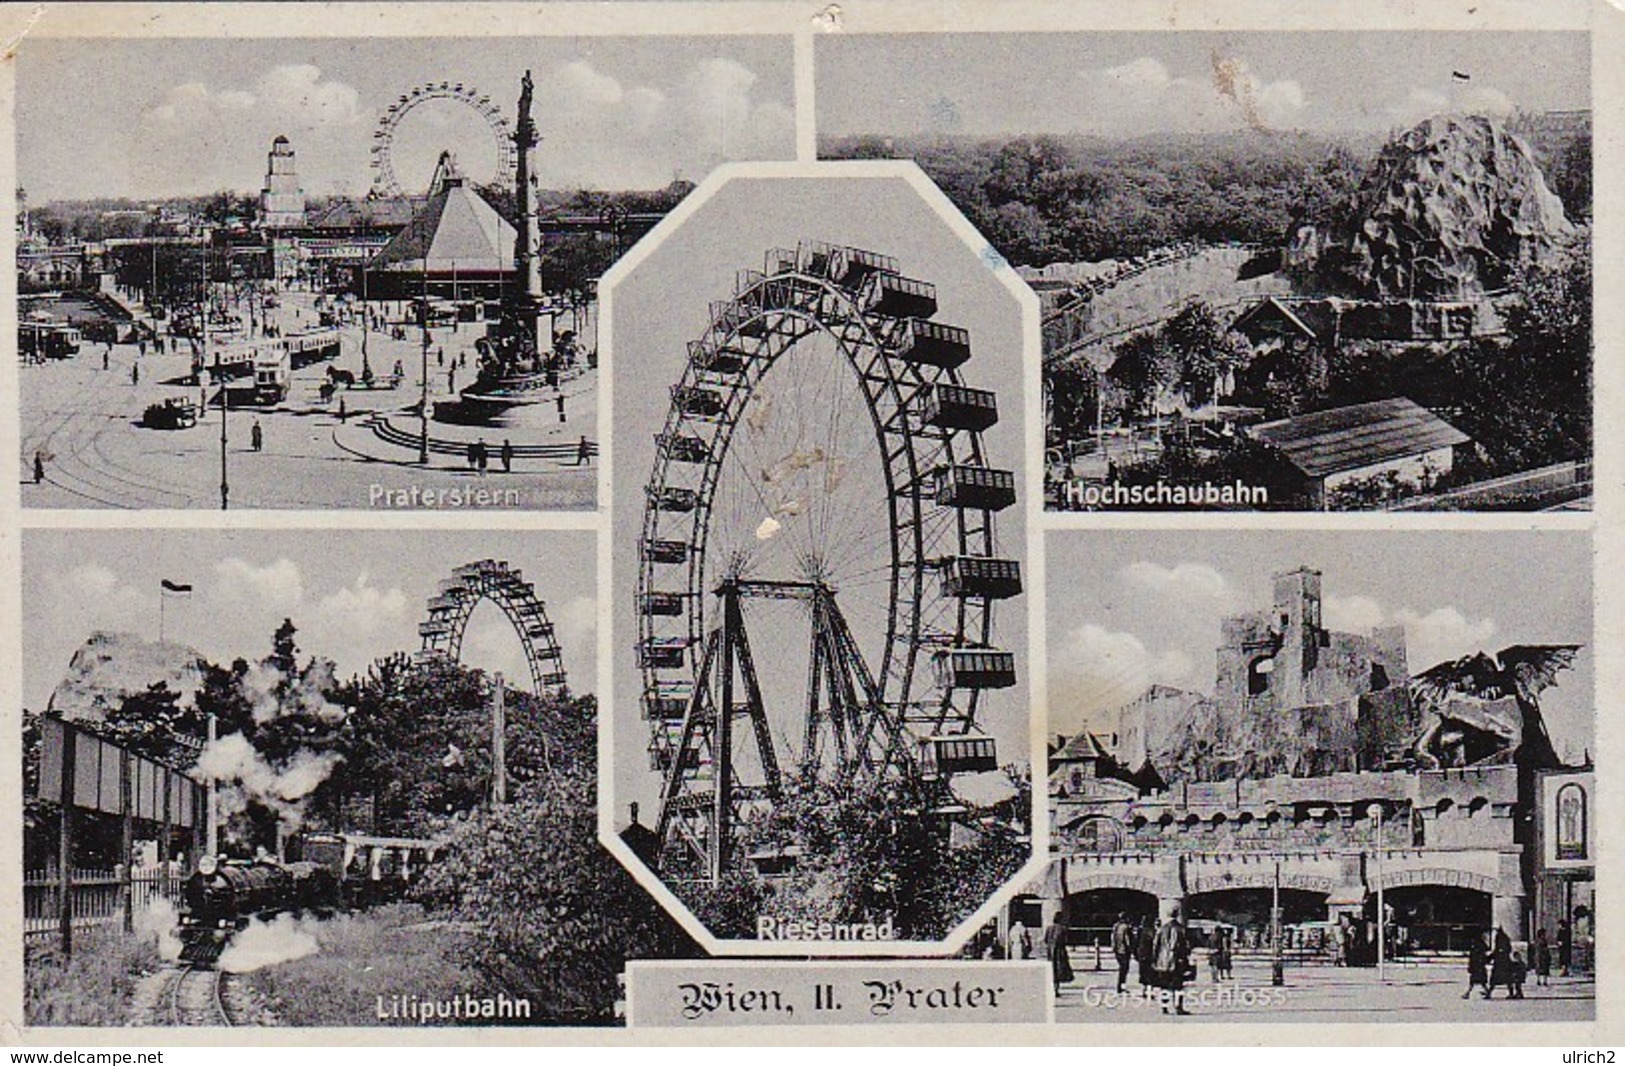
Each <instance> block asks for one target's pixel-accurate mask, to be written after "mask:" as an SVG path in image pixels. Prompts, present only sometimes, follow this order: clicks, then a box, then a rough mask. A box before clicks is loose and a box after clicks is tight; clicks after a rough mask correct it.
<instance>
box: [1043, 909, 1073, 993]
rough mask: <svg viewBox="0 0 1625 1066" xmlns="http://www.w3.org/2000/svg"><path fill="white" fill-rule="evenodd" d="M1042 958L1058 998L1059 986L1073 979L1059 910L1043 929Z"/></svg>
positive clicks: (1064, 926) (1070, 959) (1064, 928)
mask: <svg viewBox="0 0 1625 1066" xmlns="http://www.w3.org/2000/svg"><path fill="white" fill-rule="evenodd" d="M1044 956H1045V957H1046V958H1047V959H1049V972H1050V981H1051V983H1052V984H1053V986H1054V988H1055V994H1056V995H1057V996H1059V995H1060V994H1061V986H1062V985H1064V984H1068V983H1070V982H1071V980H1072V977H1073V974H1072V957H1071V956H1070V955H1069V954H1067V949H1066V925H1065V924H1063V923H1062V921H1061V912H1060V911H1059V910H1057V911H1056V912H1055V917H1054V918H1052V919H1050V923H1049V925H1048V926H1047V927H1046V928H1045V929H1044Z"/></svg>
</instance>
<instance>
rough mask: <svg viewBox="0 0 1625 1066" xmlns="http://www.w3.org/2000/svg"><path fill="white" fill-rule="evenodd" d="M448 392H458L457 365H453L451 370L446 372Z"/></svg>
mask: <svg viewBox="0 0 1625 1066" xmlns="http://www.w3.org/2000/svg"><path fill="white" fill-rule="evenodd" d="M446 391H447V392H456V391H457V364H455V363H453V364H452V367H451V369H450V370H448V371H446Z"/></svg>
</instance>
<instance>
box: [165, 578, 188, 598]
mask: <svg viewBox="0 0 1625 1066" xmlns="http://www.w3.org/2000/svg"><path fill="white" fill-rule="evenodd" d="M158 584H160V585H162V586H163V589H164V591H165V592H177V593H180V594H182V595H186V594H188V593H190V592H191V591H192V586H191V585H183V584H181V583H180V582H179V581H171V580H169V578H167V577H165V578H160V579H159V580H158Z"/></svg>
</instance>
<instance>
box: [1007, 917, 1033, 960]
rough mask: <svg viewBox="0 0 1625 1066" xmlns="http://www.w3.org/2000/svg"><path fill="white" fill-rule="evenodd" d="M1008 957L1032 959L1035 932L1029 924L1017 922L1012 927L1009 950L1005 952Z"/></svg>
mask: <svg viewBox="0 0 1625 1066" xmlns="http://www.w3.org/2000/svg"><path fill="white" fill-rule="evenodd" d="M1004 957H1005V958H1007V959H1030V958H1032V957H1033V934H1032V933H1031V932H1029V931H1028V929H1027V926H1026V925H1025V924H1023V923H1022V922H1017V923H1016V924H1014V925H1012V926H1011V927H1010V936H1009V950H1007V951H1006V952H1005V956H1004Z"/></svg>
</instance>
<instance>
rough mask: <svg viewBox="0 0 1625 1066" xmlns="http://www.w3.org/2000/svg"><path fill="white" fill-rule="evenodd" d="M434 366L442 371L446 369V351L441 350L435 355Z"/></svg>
mask: <svg viewBox="0 0 1625 1066" xmlns="http://www.w3.org/2000/svg"><path fill="white" fill-rule="evenodd" d="M434 365H435V366H437V367H439V368H440V369H442V370H444V369H445V368H446V349H444V348H442V349H440V350H439V351H438V352H436V353H435V356H434Z"/></svg>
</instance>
